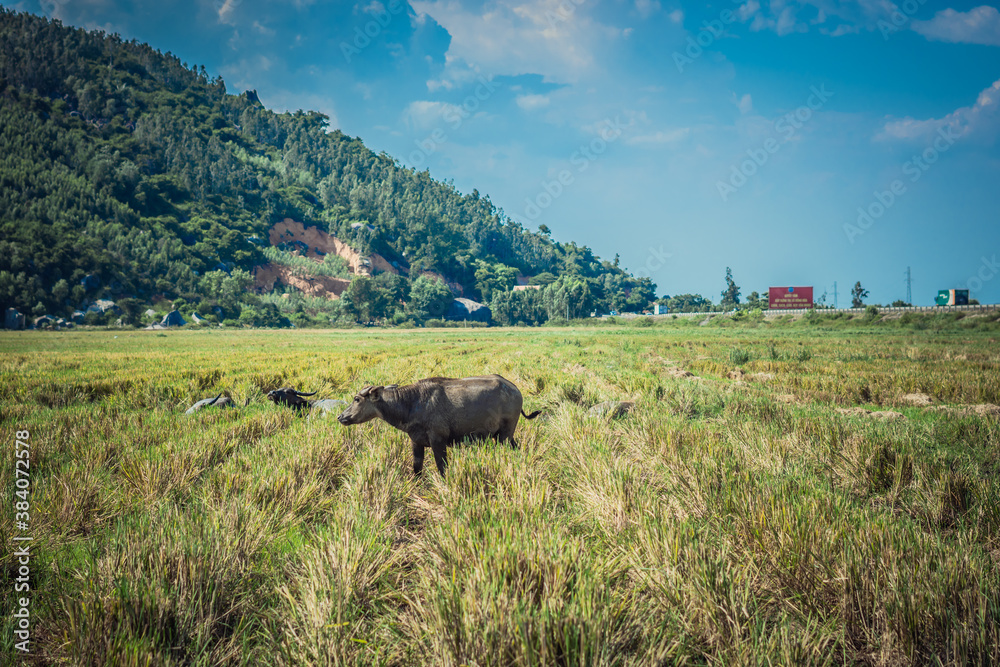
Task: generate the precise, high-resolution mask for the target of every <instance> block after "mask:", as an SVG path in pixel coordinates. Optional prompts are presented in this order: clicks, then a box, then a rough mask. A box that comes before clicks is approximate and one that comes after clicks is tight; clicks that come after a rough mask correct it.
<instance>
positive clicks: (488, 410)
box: [337, 375, 541, 475]
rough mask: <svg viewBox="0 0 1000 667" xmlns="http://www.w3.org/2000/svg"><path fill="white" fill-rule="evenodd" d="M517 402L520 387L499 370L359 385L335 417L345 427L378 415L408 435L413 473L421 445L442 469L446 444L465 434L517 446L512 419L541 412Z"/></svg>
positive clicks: (421, 457) (421, 454)
mask: <svg viewBox="0 0 1000 667" xmlns="http://www.w3.org/2000/svg"><path fill="white" fill-rule="evenodd" d="M521 406H522V399H521V392H520V391H518V389H517V387H515V386H514V384H513V383H512V382H510V381H509V380H505V379H504V378H502V377H500V376H499V375H485V376H482V377H470V378H460V379H452V378H427V379H425V380H420V381H419V382H416V383H414V384H410V385H406V386H405V387H397V386H396V385H392V386H389V387H365V388H364V389H362V390H361V391H360V392H359V393H358V395H357V396H355V397H354V402H353V403H351V405H350V406H348V408H347V409H346V410H344V412H343V414H341V415H340V416H339V417H337V419H338V420H339V421H340V423H341V424H344V425H345V426H347V425H350V424H363V423H365V422H366V421H370V420H372V419H374V418H376V417H379V418H380V419H382V420H384V421H385V422H387V423H388V424H389V425H390V426H395V427H396V428H398V429H399V430H401V431H403V432H405V433H406V434H407V435H409V436H410V440H411V441H412V442H413V474H415V475H419V474H420V471H421V470H423V467H424V449H425V448H426V447H430V448H431V449H432V450H433V451H434V461H435V462H436V463H437V467H438V470H439V471H440V472H441V474H444V468H445V464H446V463H447V458H446V451H447V447H448V445H451V444H454V443H456V442H461V441H462V440H463V439H465V438H474V439H481V438H493V439H495V440H497V441H499V442H507V443H510V446H511V447H517V443H516V442H515V441H514V429H516V428H517V420H518V419H519V418H520V417H521V416H524V418H525V419H534V418H535V417H537V416H538V415H539V414H540V412H541V411H536V412H533V413H531V414H530V415H526V414H524V411H523V410H522V409H521Z"/></svg>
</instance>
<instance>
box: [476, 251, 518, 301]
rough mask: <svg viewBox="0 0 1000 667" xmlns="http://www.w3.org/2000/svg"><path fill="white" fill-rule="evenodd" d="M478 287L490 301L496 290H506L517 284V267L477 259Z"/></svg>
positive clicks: (483, 296)
mask: <svg viewBox="0 0 1000 667" xmlns="http://www.w3.org/2000/svg"><path fill="white" fill-rule="evenodd" d="M475 276H476V289H477V290H478V291H479V293H480V294H481V295H482V298H483V301H484V302H488V301H489V300H490V298H491V297H492V296H493V293H494V292H495V291H501V292H506V291H507V290H509V289H510V288H512V287H513V286H514V285H515V284H517V269H515V268H514V267H512V266H507V265H506V264H500V263H493V262H484V261H483V260H481V259H477V260H476V273H475Z"/></svg>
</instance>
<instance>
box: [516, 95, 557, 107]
mask: <svg viewBox="0 0 1000 667" xmlns="http://www.w3.org/2000/svg"><path fill="white" fill-rule="evenodd" d="M514 101H515V102H517V106H519V107H521V108H522V109H524V110H525V111H533V110H535V109H541V108H542V107H547V106H548V105H549V97H548V95H518V96H517V98H516V99H515V100H514Z"/></svg>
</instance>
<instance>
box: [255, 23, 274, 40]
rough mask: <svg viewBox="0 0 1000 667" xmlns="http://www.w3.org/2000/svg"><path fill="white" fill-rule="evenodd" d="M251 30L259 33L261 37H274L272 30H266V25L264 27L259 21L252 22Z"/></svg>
mask: <svg viewBox="0 0 1000 667" xmlns="http://www.w3.org/2000/svg"><path fill="white" fill-rule="evenodd" d="M253 29H254V30H255V31H256V32H258V33H260V34H261V35H267V36H268V37H272V36H274V30H273V29H272V28H268V27H267V26H266V25H264V24H263V23H261V22H260V21H254V22H253Z"/></svg>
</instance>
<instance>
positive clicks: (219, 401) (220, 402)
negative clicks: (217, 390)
mask: <svg viewBox="0 0 1000 667" xmlns="http://www.w3.org/2000/svg"><path fill="white" fill-rule="evenodd" d="M249 403H250V401H249V400H247V404H248V405H249ZM207 407H215V408H233V407H236V401H234V400H233V399H231V398H229V397H228V396H223V395H222V394H219V395H218V396H216V397H215V398H203V399H201V400H200V401H198V402H197V403H195V404H194V405H192V406H191V407H190V408H188V409H187V410H185V411H184V414H186V415H193V414H194V413H196V412H198V411H199V410H201V409H202V408H207Z"/></svg>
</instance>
